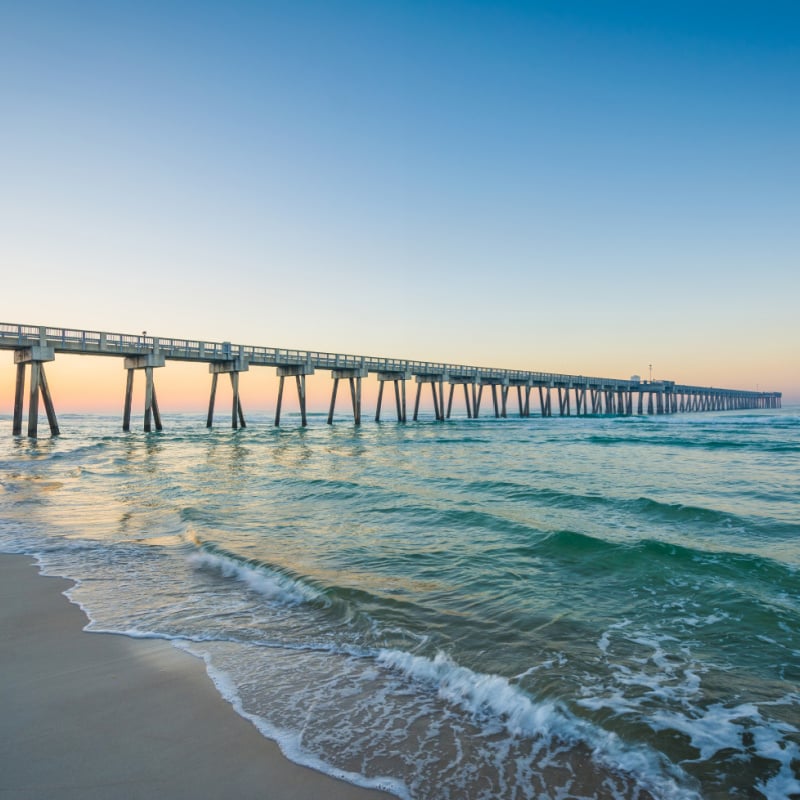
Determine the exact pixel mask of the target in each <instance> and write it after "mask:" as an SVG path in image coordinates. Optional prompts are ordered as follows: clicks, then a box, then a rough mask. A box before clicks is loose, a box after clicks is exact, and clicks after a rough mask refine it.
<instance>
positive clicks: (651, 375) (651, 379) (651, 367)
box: [649, 364, 653, 383]
mask: <svg viewBox="0 0 800 800" xmlns="http://www.w3.org/2000/svg"><path fill="white" fill-rule="evenodd" d="M649 367H650V383H652V382H653V365H652V364H650V365H649Z"/></svg>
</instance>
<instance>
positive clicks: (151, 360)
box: [122, 351, 165, 433]
mask: <svg viewBox="0 0 800 800" xmlns="http://www.w3.org/2000/svg"><path fill="white" fill-rule="evenodd" d="M164 363H165V362H164V356H163V355H162V354H161V353H158V352H156V351H152V352H150V353H146V354H145V355H141V356H128V357H127V358H126V359H125V369H126V370H127V371H128V378H127V382H126V385H125V410H124V411H123V415H122V430H123V431H129V430H130V429H131V406H132V404H133V374H134V372H135V371H136V370H144V374H145V391H144V432H145V433H150V430H151V416H152V418H153V420H154V421H155V424H156V430H157V431H160V430H162V428H163V426H162V424H161V413H160V411H159V409H158V399H157V397H156V387H155V384H154V383H153V370H154V369H157V368H158V367H163V366H164Z"/></svg>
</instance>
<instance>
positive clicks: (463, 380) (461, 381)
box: [446, 375, 477, 419]
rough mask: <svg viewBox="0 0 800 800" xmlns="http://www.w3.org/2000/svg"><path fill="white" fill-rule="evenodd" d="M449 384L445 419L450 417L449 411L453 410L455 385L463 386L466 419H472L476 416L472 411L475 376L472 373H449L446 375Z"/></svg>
mask: <svg viewBox="0 0 800 800" xmlns="http://www.w3.org/2000/svg"><path fill="white" fill-rule="evenodd" d="M447 380H448V383H449V384H450V394H449V396H448V398H447V415H446V416H447V419H450V413H451V411H452V410H453V395H454V394H455V389H456V386H463V387H464V404H465V405H466V408H467V419H472V418H473V417H474V416H477V415H476V414H475V413H474V407H473V406H474V404H473V402H472V401H474V399H475V376H474V375H450V376H449V377H448V379H447ZM470 386H471V387H472V391H471V394H472V397H471V398H470V389H469V387H470Z"/></svg>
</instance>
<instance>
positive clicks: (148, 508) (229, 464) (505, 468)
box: [0, 409, 800, 800]
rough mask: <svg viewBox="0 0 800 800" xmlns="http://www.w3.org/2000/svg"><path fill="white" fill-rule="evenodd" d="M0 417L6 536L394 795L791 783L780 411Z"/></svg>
mask: <svg viewBox="0 0 800 800" xmlns="http://www.w3.org/2000/svg"><path fill="white" fill-rule="evenodd" d="M60 422H61V428H62V431H63V434H62V435H61V436H59V437H57V438H53V439H50V438H44V437H43V438H41V439H39V440H38V441H32V440H28V439H27V438H14V437H12V436H11V430H10V429H11V424H10V420H9V419H8V418H7V417H6V418H3V419H2V420H0V549H1V550H4V551H6V552H25V553H31V554H35V555H36V556H37V557H38V559H39V562H40V564H41V567H42V569H43V571H44V572H45V573H47V574H53V575H62V576H65V577H68V578H71V579H73V580H75V581H76V582H77V585H76V587H75V588H74V589H73V590H72V591H71V592H70V596H71V598H72V600H73V601H74V602H76V603H79V604H80V605H81V606H82V607H83V608H84V610H85V611H86V613H87V615H88V616H89V619H90V621H91V622H90V624H89V626H88V627H89V630H93V631H114V632H117V633H122V634H125V635H128V636H134V637H159V638H164V639H169V640H172V641H173V642H175V643H176V645H177V646H179V647H182V648H184V649H186V650H188V651H189V652H191V653H193V654H195V655H197V656H199V657H202V658H203V659H205V662H206V665H207V669H208V671H209V674H210V675H211V677H212V678H213V680H214V681H215V683H216V685H217V687H218V688H219V690H220V691H221V692H222V693H223V694H224V695H225V697H226V698H227V699H228V700H230V702H231V703H232V704H233V705H234V707H235V708H236V710H237V711H238V712H239V713H241V714H243V715H244V716H246V717H248V718H249V719H251V720H253V722H255V724H256V725H257V726H258V727H259V729H260V730H261V731H262V732H263V733H264V734H265V735H266V736H269V737H271V738H273V739H275V740H276V741H277V742H278V743H279V744H280V745H281V747H282V749H283V750H284V752H285V753H286V754H287V755H288V756H289V757H290V758H292V759H294V760H296V761H298V762H301V763H306V764H311V765H313V766H316V767H317V768H320V769H323V770H325V771H327V772H329V773H331V774H335V775H339V776H342V777H345V778H346V779H348V780H350V781H353V782H355V783H361V784H364V785H372V786H381V787H384V788H387V789H389V790H390V791H391V792H393V793H394V794H396V795H398V796H400V797H403V798H453V799H454V800H455V798H459V799H461V798H503V800H505V799H506V798H520V799H521V798H559V797H570V798H579V797H608V798H649V797H653V798H692V797H704V798H722V797H726V798H727V797H734V798H735V797H742V798H745V797H747V798H751V797H765V798H772V799H773V800H776V799H777V798H790V797H797V796H798V793H800V774H799V773H800V689H799V688H798V686H799V685H800V573H798V568H799V567H800V412H799V411H798V410H797V409H794V410H793V409H783V410H775V411H758V412H727V413H703V414H686V415H675V416H666V417H665V416H659V417H630V418H602V417H583V418H575V417H571V418H566V417H565V418H551V419H541V418H530V419H500V420H498V419H494V418H490V419H478V420H467V419H459V420H451V421H448V422H436V421H435V420H433V419H428V420H422V421H420V422H418V423H409V424H407V425H401V424H397V423H394V422H389V423H380V424H375V423H372V422H370V423H365V424H364V425H362V426H361V427H360V428H355V427H354V426H353V425H352V420H350V421H349V422H348V421H347V419H345V418H341V419H338V420H336V422H335V424H334V425H333V426H328V425H326V424H325V421H324V417H312V418H311V421H310V425H309V427H308V428H306V429H302V428H300V427H299V425H298V424H297V423H298V420H297V419H293V418H291V417H285V418H284V425H283V427H281V428H280V429H276V428H274V427H273V426H272V425H271V421H270V420H269V419H268V418H266V417H263V418H254V419H252V420H249V423H250V424H249V427H247V428H246V429H243V430H238V431H235V432H234V431H231V430H230V429H226V428H223V427H218V428H214V429H212V430H208V429H206V427H205V425H204V420H203V419H202V418H201V417H200V415H195V416H192V415H185V416H176V417H168V418H167V419H166V420H165V423H166V426H165V430H164V431H163V432H162V433H153V434H143V433H141V432H139V431H136V432H131V433H123V432H121V430H120V429H119V428H120V421H119V419H117V418H111V417H98V416H77V415H73V416H70V415H63V417H62V418H61V420H60Z"/></svg>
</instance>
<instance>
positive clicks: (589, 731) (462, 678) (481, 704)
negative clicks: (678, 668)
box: [377, 650, 700, 800]
mask: <svg viewBox="0 0 800 800" xmlns="http://www.w3.org/2000/svg"><path fill="white" fill-rule="evenodd" d="M377 662H378V664H380V665H381V666H383V667H386V668H388V669H390V670H394V671H396V672H399V673H401V674H402V675H404V676H405V677H406V678H409V679H411V680H412V681H414V682H415V683H418V684H422V685H423V686H425V687H427V688H428V690H429V691H431V690H432V691H434V692H436V694H437V696H438V697H439V698H440V699H441V700H443V701H444V702H446V703H448V704H449V705H451V706H455V707H457V708H459V709H460V710H462V711H466V712H467V713H468V714H470V715H471V716H472V717H473V718H474V719H476V720H478V721H480V722H482V723H484V730H486V732H487V733H490V732H491V724H492V723H494V724H495V725H496V724H499V725H500V726H501V727H502V728H503V729H504V730H505V731H506V733H507V734H509V735H510V736H511V737H513V738H518V737H525V738H539V737H544V738H546V739H555V740H556V741H559V742H562V743H566V744H569V745H576V744H583V745H586V746H588V747H589V748H590V750H591V753H592V758H593V760H595V761H598V762H599V763H600V764H602V765H603V766H604V767H605V768H608V769H611V770H612V771H614V772H621V773H623V774H625V775H628V776H631V777H634V778H635V780H636V781H637V783H638V784H639V786H640V787H641V788H643V789H645V790H646V791H648V792H650V793H652V794H653V795H654V796H656V797H663V798H676V799H677V798H684V799H686V800H688V798H695V797H696V798H699V797H700V796H699V794H697V793H696V792H695V791H694V790H692V789H691V788H690V782H691V779H690V778H689V777H688V776H687V775H686V774H685V773H684V772H683V771H682V770H681V769H680V768H678V767H676V766H675V765H673V764H671V763H670V762H668V761H667V760H666V759H665V758H664V757H663V756H662V755H661V754H659V753H658V752H656V751H654V750H652V749H650V748H648V747H645V746H631V745H628V744H626V743H625V742H624V741H623V740H622V739H621V738H620V737H619V736H617V735H616V734H615V733H613V732H610V731H606V730H603V729H602V728H599V727H597V726H595V725H593V724H592V723H590V722H588V721H585V720H581V719H579V718H577V717H575V716H574V715H572V714H571V713H570V712H569V711H567V710H566V709H564V708H562V707H560V706H558V705H556V704H555V703H552V702H536V701H535V700H534V699H532V698H531V697H530V696H529V695H528V694H526V693H525V692H524V691H523V690H522V689H520V688H519V687H517V686H515V685H513V684H512V683H511V682H510V681H509V680H508V679H506V678H504V677H502V676H500V675H489V674H485V673H479V672H474V671H473V670H471V669H469V668H467V667H464V666H461V665H459V664H457V663H456V662H455V661H453V660H452V659H451V658H450V657H449V656H447V655H446V654H444V653H441V652H439V653H437V654H436V656H434V657H433V658H428V657H425V656H416V655H413V654H411V653H408V652H404V651H397V650H381V651H380V652H379V653H378V656H377ZM487 722H488V723H489V724H490V727H489V728H486V727H485V724H486V723H487Z"/></svg>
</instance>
